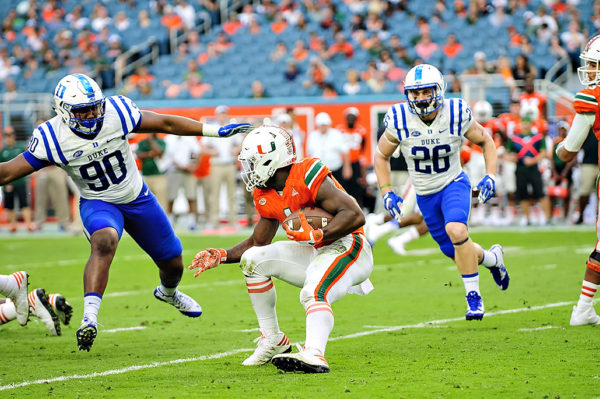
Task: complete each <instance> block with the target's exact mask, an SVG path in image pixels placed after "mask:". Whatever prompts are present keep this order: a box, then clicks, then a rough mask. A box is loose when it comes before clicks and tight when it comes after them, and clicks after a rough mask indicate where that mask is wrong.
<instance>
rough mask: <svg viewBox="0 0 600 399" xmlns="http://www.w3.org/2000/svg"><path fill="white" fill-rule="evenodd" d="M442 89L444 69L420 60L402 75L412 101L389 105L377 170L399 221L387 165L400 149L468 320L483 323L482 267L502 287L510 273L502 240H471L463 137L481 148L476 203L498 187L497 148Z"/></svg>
mask: <svg viewBox="0 0 600 399" xmlns="http://www.w3.org/2000/svg"><path fill="white" fill-rule="evenodd" d="M445 89H446V82H445V81H444V77H443V75H442V73H441V72H440V71H439V70H438V69H437V68H435V67H434V66H432V65H427V64H423V65H418V66H416V67H414V68H412V69H411V70H410V71H409V72H408V74H407V75H406V79H405V80H404V93H405V95H406V98H407V102H406V103H398V104H394V105H393V106H391V107H390V109H389V110H388V112H387V114H386V116H385V119H384V121H383V122H384V125H385V128H386V130H385V133H384V134H383V135H382V136H381V138H380V139H379V142H378V144H377V151H376V154H375V173H376V174H377V180H378V183H379V186H380V189H381V194H382V195H383V202H384V206H385V209H387V210H388V212H390V214H391V215H392V216H394V217H395V218H396V219H397V220H398V221H400V219H401V217H402V212H401V204H402V198H400V197H399V196H398V195H397V194H396V193H394V191H393V190H392V187H391V184H390V183H391V180H390V163H389V159H390V157H391V156H392V154H393V153H394V151H395V150H396V148H397V147H398V146H400V150H401V151H402V154H403V155H404V157H405V158H406V161H407V164H408V172H409V175H410V177H411V179H412V181H413V185H414V187H415V191H416V193H417V204H418V205H419V209H420V210H421V213H422V214H423V217H424V219H425V223H426V224H427V227H428V228H429V232H430V233H431V236H432V237H433V238H434V239H435V241H436V242H437V243H438V245H439V246H440V249H441V250H442V252H443V253H444V255H446V256H448V257H449V258H452V259H453V260H454V262H455V263H456V265H457V267H458V270H459V271H460V273H461V275H462V279H463V282H464V285H465V290H466V293H467V295H466V299H467V313H466V319H467V320H481V319H482V318H483V314H484V307H483V300H482V298H481V293H480V291H479V273H478V264H483V265H484V266H486V267H487V268H488V269H489V270H490V272H491V273H492V276H493V277H494V280H495V282H496V284H497V285H498V287H500V289H502V290H505V289H507V288H508V282H509V276H508V273H507V271H506V268H505V267H504V264H503V258H502V256H503V251H502V247H501V246H500V245H497V244H496V245H494V246H492V247H491V248H490V250H489V251H486V250H483V248H481V246H480V245H479V244H476V243H474V242H472V241H471V239H470V238H469V232H468V228H467V222H468V219H469V212H470V209H471V183H470V182H469V178H468V177H467V175H466V173H465V172H463V170H462V168H461V165H460V150H461V147H462V144H463V140H464V138H467V139H468V140H470V141H472V142H473V143H475V144H477V145H480V146H481V147H482V149H483V156H484V158H485V167H486V175H485V177H484V178H483V179H482V180H481V182H480V183H479V184H478V185H477V188H479V189H480V193H479V201H480V202H482V203H485V202H486V201H488V200H489V199H490V198H491V197H492V196H493V195H494V192H495V189H496V187H495V186H496V185H495V181H494V180H495V173H496V160H497V157H496V147H495V145H494V142H493V140H492V138H491V137H490V136H489V134H487V133H486V132H485V130H484V129H483V128H482V126H481V125H480V124H479V123H478V122H477V121H474V120H473V117H472V115H471V109H470V108H469V106H468V105H467V103H466V102H464V101H463V100H462V99H459V98H456V99H444V91H445Z"/></svg>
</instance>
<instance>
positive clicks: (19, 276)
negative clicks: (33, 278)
mask: <svg viewBox="0 0 600 399" xmlns="http://www.w3.org/2000/svg"><path fill="white" fill-rule="evenodd" d="M11 276H13V278H14V279H15V285H14V288H13V292H12V293H10V295H7V297H9V298H10V299H11V300H12V301H13V303H14V304H15V311H16V313H17V321H18V322H19V324H20V325H22V326H24V325H26V324H27V321H28V320H29V303H28V301H27V286H28V285H29V276H28V275H27V272H23V271H21V272H14V273H13V274H11Z"/></svg>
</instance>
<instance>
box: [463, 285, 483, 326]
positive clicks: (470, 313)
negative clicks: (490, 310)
mask: <svg viewBox="0 0 600 399" xmlns="http://www.w3.org/2000/svg"><path fill="white" fill-rule="evenodd" d="M466 298H467V314H466V315H465V318H466V319H467V320H481V319H483V299H482V298H481V295H479V294H478V293H477V291H469V293H468V294H467V296H466Z"/></svg>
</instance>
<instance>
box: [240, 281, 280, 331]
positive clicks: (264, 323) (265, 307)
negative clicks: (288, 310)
mask: <svg viewBox="0 0 600 399" xmlns="http://www.w3.org/2000/svg"><path fill="white" fill-rule="evenodd" d="M246 286H247V287H248V295H250V301H251V302H252V307H253V308H254V312H255V313H256V318H257V319H258V326H259V327H260V331H261V332H262V334H263V335H264V336H265V337H268V336H270V335H274V334H279V333H280V332H281V331H280V330H279V323H278V322H277V311H276V309H275V304H276V303H277V292H276V291H275V286H274V285H273V281H271V279H270V278H268V277H262V276H259V277H247V276H246Z"/></svg>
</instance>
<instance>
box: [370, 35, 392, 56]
mask: <svg viewBox="0 0 600 399" xmlns="http://www.w3.org/2000/svg"><path fill="white" fill-rule="evenodd" d="M370 42H371V43H370V46H369V49H368V50H369V54H371V56H372V57H375V58H378V57H379V56H380V55H381V52H382V51H387V50H388V48H387V47H386V46H385V44H383V42H382V41H381V38H380V37H379V35H377V34H375V33H373V34H371V37H370Z"/></svg>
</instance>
